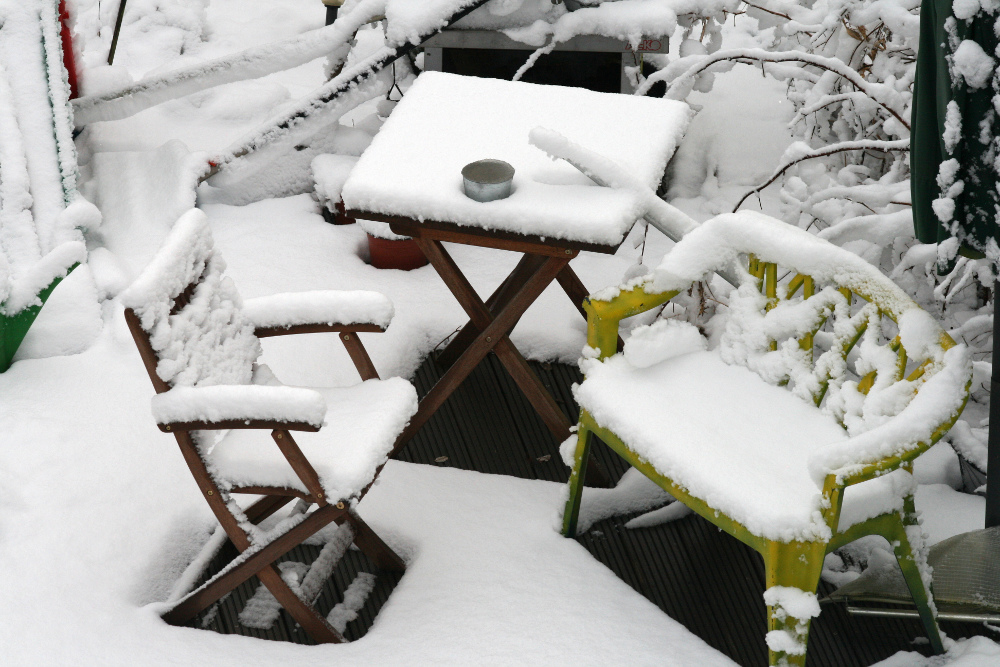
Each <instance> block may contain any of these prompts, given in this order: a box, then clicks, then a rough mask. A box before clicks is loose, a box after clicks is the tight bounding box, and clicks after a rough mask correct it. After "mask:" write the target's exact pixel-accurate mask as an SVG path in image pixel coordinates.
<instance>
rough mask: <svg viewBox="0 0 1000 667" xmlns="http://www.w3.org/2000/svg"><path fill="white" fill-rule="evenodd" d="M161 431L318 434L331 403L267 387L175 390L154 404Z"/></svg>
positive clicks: (301, 391) (313, 393) (296, 391)
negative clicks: (265, 430)
mask: <svg viewBox="0 0 1000 667" xmlns="http://www.w3.org/2000/svg"><path fill="white" fill-rule="evenodd" d="M152 408H153V418H154V419H155V420H156V423H157V425H158V426H159V427H160V430H161V431H164V432H174V431H191V430H217V429H231V428H269V429H286V430H294V431H318V430H319V429H320V427H321V426H322V425H323V419H324V418H325V417H326V400H325V399H324V398H323V396H322V395H321V394H320V393H319V392H316V391H313V390H312V389H302V388H300V387H285V386H279V387H274V386H262V385H214V386H210V387H174V388H173V389H171V390H169V391H166V392H164V393H162V394H157V395H156V396H154V397H153V400H152Z"/></svg>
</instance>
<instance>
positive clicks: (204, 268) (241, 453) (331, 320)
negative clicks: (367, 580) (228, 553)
mask: <svg viewBox="0 0 1000 667" xmlns="http://www.w3.org/2000/svg"><path fill="white" fill-rule="evenodd" d="M224 268H225V264H224V262H223V261H222V259H221V257H220V256H219V255H218V254H217V253H216V252H215V250H214V248H213V241H212V236H211V232H210V230H209V228H208V224H207V221H206V219H205V216H204V214H203V213H202V212H201V211H198V210H191V211H189V212H188V213H186V214H185V215H183V216H182V217H181V218H180V219H179V220H178V221H177V223H176V224H175V226H174V229H173V230H172V232H171V234H170V235H169V236H168V238H167V239H166V241H165V242H164V244H163V246H162V247H161V248H160V250H159V251H158V253H157V255H156V256H155V257H154V259H153V260H152V261H151V262H150V264H149V266H147V268H146V269H145V270H144V272H143V273H142V274H141V275H140V276H139V277H138V278H137V279H136V281H135V282H134V283H133V285H132V286H131V287H130V288H129V289H128V290H127V291H126V292H125V293H124V294H123V295H122V297H121V298H122V301H123V303H124V304H125V306H126V310H125V318H126V321H127V322H128V326H129V328H130V330H131V332H132V335H133V337H134V338H135V342H136V345H137V346H138V348H139V354H140V355H141V357H142V360H143V363H144V364H145V366H146V370H147V372H148V373H149V378H150V380H151V381H152V382H153V387H154V388H155V390H156V394H157V395H156V396H155V397H154V398H153V414H154V417H155V419H156V421H157V424H158V426H159V428H160V430H161V431H164V432H166V433H171V434H173V435H174V437H175V438H176V440H177V444H178V445H179V446H180V449H181V454H182V455H183V456H184V460H185V461H186V462H187V464H188V467H189V468H190V469H191V473H192V475H194V479H195V482H196V483H197V484H198V488H199V490H200V491H201V493H202V494H203V495H204V496H205V500H206V501H207V502H208V504H209V506H210V507H211V509H212V512H213V513H214V514H215V516H216V517H217V518H218V520H219V523H220V524H221V526H222V528H223V529H224V530H225V532H226V534H227V535H228V537H229V539H230V540H231V541H232V543H233V545H235V547H236V548H237V550H239V551H240V552H241V553H240V555H239V556H238V557H237V558H236V559H235V560H233V561H232V562H231V563H230V564H229V565H227V566H226V567H225V568H223V569H222V571H221V572H219V573H218V574H217V575H215V576H214V577H212V578H210V579H209V580H208V581H207V582H205V583H204V584H203V585H201V586H200V587H198V588H197V589H196V590H194V591H191V592H190V593H188V594H187V595H186V596H184V597H183V598H181V599H179V600H178V601H177V603H176V604H175V605H174V606H173V608H171V609H170V610H169V611H167V612H166V613H165V614H164V619H165V620H166V621H167V622H168V623H170V624H173V625H181V624H185V623H188V622H189V621H191V620H192V619H193V618H194V617H195V616H197V615H198V614H199V613H201V612H202V611H203V610H205V609H206V608H208V607H209V606H210V605H212V604H213V603H215V602H216V601H218V600H219V599H220V598H221V597H223V596H224V595H226V594H227V593H228V592H229V591H232V590H233V589H234V588H235V587H236V586H239V585H240V584H241V583H243V582H244V581H246V580H248V579H249V578H250V577H252V576H254V575H257V577H258V578H259V579H260V581H261V582H262V583H263V584H264V586H266V587H267V589H268V590H269V591H270V592H271V593H272V594H273V595H274V597H275V599H276V600H277V601H278V602H279V603H280V604H281V605H282V606H283V607H284V608H285V609H286V610H287V611H288V613H289V614H290V615H291V616H292V618H294V619H295V620H296V621H297V622H298V623H299V624H300V625H301V626H302V628H303V629H304V630H305V631H306V632H307V633H308V634H309V635H310V636H311V637H312V638H313V639H314V640H316V641H317V642H342V641H344V636H343V634H342V629H338V628H336V627H334V626H333V625H332V624H331V623H330V622H329V621H328V620H327V618H324V617H323V616H322V615H321V614H319V613H318V612H317V611H316V609H315V608H314V606H313V605H314V603H315V599H316V597H318V595H319V588H317V587H316V586H311V587H307V586H305V585H304V584H303V585H301V586H299V585H295V584H292V585H289V583H287V582H286V581H285V580H284V579H283V578H282V575H281V573H280V571H279V569H278V568H277V566H276V565H275V561H276V560H277V559H278V558H280V557H281V556H283V555H284V554H285V553H287V552H288V551H289V550H291V549H292V548H294V547H295V546H297V545H299V544H301V543H302V542H303V541H304V540H306V539H307V538H309V537H310V536H312V535H314V534H315V533H317V531H320V530H321V529H323V528H324V527H325V526H327V525H329V524H331V522H336V523H337V524H340V525H341V528H339V529H338V533H339V534H340V535H341V538H343V531H347V532H348V536H349V537H350V538H351V540H349V541H353V543H354V544H355V545H356V546H357V547H358V548H359V549H360V550H361V551H362V552H363V553H364V554H365V555H366V556H368V557H369V558H370V559H371V560H372V561H373V562H374V563H375V564H376V565H377V566H378V567H379V568H383V569H387V570H395V571H403V570H404V569H405V565H404V563H403V560H402V559H401V558H400V557H399V556H398V555H397V554H396V553H395V552H394V551H393V550H392V549H391V548H390V547H389V546H388V545H386V544H385V542H383V541H382V539H381V538H380V537H379V536H378V535H377V534H376V533H375V532H374V531H373V530H372V529H371V528H370V527H368V525H367V524H366V523H365V522H364V521H363V520H362V519H361V517H360V516H358V514H357V513H356V512H355V510H354V506H355V505H356V504H357V502H358V501H359V500H360V499H361V498H362V497H363V496H364V494H365V493H366V492H367V490H368V489H369V487H370V486H371V484H372V483H373V482H374V480H375V478H376V477H377V475H378V473H379V471H380V470H381V468H382V466H383V465H384V463H385V461H386V458H387V456H388V453H389V451H390V450H391V449H392V445H393V442H394V441H395V439H396V437H397V436H398V434H399V433H400V432H401V431H402V430H403V428H404V427H405V426H406V424H407V422H408V421H409V419H410V417H411V416H412V415H413V413H414V412H415V411H416V409H417V395H416V391H415V390H414V389H413V386H412V385H411V384H410V383H408V382H406V381H405V380H402V379H400V378H393V379H389V380H379V379H378V375H377V373H376V372H375V368H374V366H373V365H372V362H371V359H370V358H369V356H368V354H367V352H366V351H365V348H364V346H363V345H362V344H361V341H360V340H358V336H357V332H359V331H371V332H376V331H384V330H385V327H386V326H387V325H388V323H389V320H390V319H391V318H392V304H391V303H390V302H389V301H388V299H386V298H385V297H384V296H382V295H381V294H377V293H373V292H330V291H317V292H306V293H302V294H289V295H276V296H272V297H264V298H261V299H254V300H250V301H248V302H247V303H246V304H245V306H244V304H243V302H242V300H241V299H240V297H239V294H238V293H237V292H236V289H235V286H234V285H233V283H232V281H231V280H230V279H228V278H226V277H224V276H223V270H224ZM327 331H336V332H338V333H339V334H340V339H341V340H342V341H343V343H344V345H345V347H346V348H347V350H348V352H349V353H350V356H351V358H352V360H353V361H354V363H355V366H356V367H357V369H358V372H359V373H360V374H361V378H362V379H363V380H364V382H362V383H360V384H358V385H355V386H351V387H346V388H329V389H316V390H313V389H304V388H298V387H288V386H284V385H281V383H280V382H278V381H277V380H276V379H275V378H274V375H273V374H272V373H270V371H269V370H268V369H267V367H266V366H263V365H258V364H257V363H256V360H257V358H258V356H259V355H260V352H261V348H260V342H259V340H258V339H259V338H260V337H264V336H277V335H284V334H293V333H313V332H327ZM324 422H326V423H328V424H329V425H330V426H331V427H332V428H328V429H324V430H323V432H322V433H319V431H320V427H321V426H322V425H323V424H324ZM261 430H265V431H270V438H268V437H266V436H265V435H264V434H262V433H260V431H261ZM292 431H299V432H302V435H301V436H296V438H299V440H301V442H297V441H296V439H295V438H293V437H292V434H291V432H292ZM236 494H253V495H259V496H261V498H260V499H259V500H257V501H256V502H254V503H253V504H251V505H250V506H249V507H247V508H246V509H243V508H241V506H240V505H239V504H237V503H236V501H235V500H234V495H236ZM296 498H298V499H300V501H299V503H298V505H297V506H296V507H295V508H293V510H292V512H291V513H290V515H289V516H288V517H287V518H285V519H283V520H281V521H279V522H278V523H277V525H275V526H273V527H268V528H266V529H265V528H264V527H263V526H262V525H261V524H262V522H263V521H264V520H265V519H267V518H268V517H271V516H272V515H273V514H275V513H276V512H277V511H279V510H280V509H281V508H282V507H284V506H285V505H287V504H288V503H289V502H291V501H292V500H295V499H296ZM313 506H315V507H314V509H312V511H308V508H311V507H313ZM345 524H346V525H345ZM332 541H333V540H331V542H332ZM336 541H339V542H344V544H341V545H339V547H338V548H339V553H338V554H335V556H336V557H339V556H340V555H342V554H343V551H344V549H346V547H347V546H348V543H349V541H345V540H344V539H339V540H336ZM321 558H322V556H321ZM326 560H330V558H326ZM327 565H329V563H327ZM369 576H370V575H369ZM307 588H308V589H309V590H307ZM310 598H311V599H310Z"/></svg>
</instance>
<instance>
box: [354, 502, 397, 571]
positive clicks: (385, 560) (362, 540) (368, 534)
mask: <svg viewBox="0 0 1000 667" xmlns="http://www.w3.org/2000/svg"><path fill="white" fill-rule="evenodd" d="M346 517H347V518H346V520H347V521H348V522H350V524H351V528H352V529H354V544H355V545H356V546H357V547H358V548H359V549H361V552H362V553H364V555H366V556H368V558H370V559H371V560H372V562H374V563H375V565H377V566H378V567H379V568H381V569H383V570H390V571H392V572H405V571H406V563H405V562H404V561H403V559H402V558H400V557H399V554H397V553H396V552H395V551H393V550H392V547H390V546H389V545H388V544H386V543H385V542H384V541H383V540H382V538H381V537H379V535H378V533H376V532H375V531H374V530H372V529H371V527H370V526H369V525H368V524H367V523H365V521H364V519H362V518H361V517H360V516H358V513H357V512H355V511H354V510H353V509H349V510H347V515H346Z"/></svg>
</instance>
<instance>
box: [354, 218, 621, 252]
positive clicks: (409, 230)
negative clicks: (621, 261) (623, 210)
mask: <svg viewBox="0 0 1000 667" xmlns="http://www.w3.org/2000/svg"><path fill="white" fill-rule="evenodd" d="M347 215H349V216H352V217H359V218H361V219H363V220H377V221H379V222H387V223H389V227H390V229H392V231H393V232H395V233H396V234H401V235H403V236H411V237H413V238H417V237H418V236H421V235H423V236H425V237H426V238H428V239H433V240H437V241H448V242H455V243H463V244H466V245H477V246H481V247H485V248H498V249H500V250H512V251H514V252H525V253H531V254H534V255H552V256H561V255H563V254H569V253H568V252H567V251H574V250H575V251H580V250H588V251H590V252H599V253H603V254H606V255H613V254H614V253H615V252H616V251H617V250H618V247H619V246H620V245H621V244H622V242H624V240H625V237H624V236H623V237H622V240H621V241H619V242H618V243H616V244H615V245H603V244H600V243H585V242H581V241H567V240H564V239H557V238H552V237H546V238H544V239H543V238H541V237H540V236H533V235H529V234H515V233H514V232H506V231H502V230H498V229H482V228H479V227H471V226H466V225H456V224H455V223H452V222H441V221H438V220H420V221H417V220H413V219H412V218H404V217H402V216H397V215H385V214H382V213H372V212H370V211H358V210H350V211H348V212H347ZM625 236H627V233H626V234H625Z"/></svg>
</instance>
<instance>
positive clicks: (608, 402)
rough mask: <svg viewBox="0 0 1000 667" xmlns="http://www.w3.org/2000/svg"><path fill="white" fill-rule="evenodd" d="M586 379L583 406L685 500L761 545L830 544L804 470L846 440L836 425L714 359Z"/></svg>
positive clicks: (613, 362)
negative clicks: (826, 448)
mask: <svg viewBox="0 0 1000 667" xmlns="http://www.w3.org/2000/svg"><path fill="white" fill-rule="evenodd" d="M584 373H585V375H586V379H585V380H584V381H583V383H582V384H580V386H579V387H578V388H577V390H576V391H575V392H574V395H575V397H576V399H577V401H578V402H579V403H580V406H581V407H582V408H585V409H586V410H587V411H588V412H589V413H590V414H591V415H592V416H593V417H594V419H595V420H596V421H597V423H598V424H600V425H601V426H604V427H605V428H608V429H610V430H611V431H613V432H614V433H615V434H616V435H618V436H619V437H620V438H621V439H622V440H623V441H624V442H625V443H626V444H627V445H628V446H629V448H630V449H632V451H634V452H635V453H636V454H637V455H638V456H640V457H641V458H643V459H644V460H646V461H648V462H649V463H650V464H651V465H652V466H653V467H654V468H655V469H656V470H658V471H659V472H660V473H662V474H663V475H665V476H667V477H668V478H670V479H671V480H672V481H673V482H674V483H675V484H677V485H679V486H680V487H682V488H685V489H687V491H688V492H689V493H690V494H691V495H693V496H695V497H697V498H700V499H702V500H704V501H705V502H706V503H708V504H709V505H710V506H711V507H713V508H715V509H717V510H719V511H720V512H724V513H725V514H726V515H727V516H730V517H732V518H733V519H734V520H735V521H738V522H739V523H741V524H742V525H744V526H746V527H747V529H749V530H750V531H751V532H753V533H754V534H756V535H761V536H763V537H765V538H767V539H773V540H780V541H789V540H792V539H796V538H804V539H824V538H828V537H829V528H827V527H826V524H825V523H824V522H823V520H822V518H821V516H820V503H821V494H820V489H819V487H817V486H816V484H815V483H814V482H813V480H812V478H811V477H810V476H809V474H808V470H807V464H808V459H809V456H810V455H811V454H812V453H813V452H815V451H819V450H820V449H821V448H822V447H823V445H827V444H829V443H834V442H837V441H839V440H842V439H843V438H844V431H843V429H842V428H841V427H840V425H839V424H837V422H836V421H835V420H834V419H832V418H831V417H829V416H827V415H824V414H823V413H821V412H820V411H819V410H817V409H816V408H815V407H814V406H812V405H809V404H807V403H806V402H805V401H803V400H802V399H799V398H797V397H796V396H793V395H792V394H791V393H789V392H788V391H786V390H785V389H783V388H779V387H775V386H773V385H769V384H767V383H765V382H763V381H762V380H761V379H760V378H759V377H757V375H755V374H754V373H752V372H751V371H749V370H747V369H746V368H743V367H740V366H733V365H730V364H727V363H725V362H723V361H722V360H721V359H720V358H719V356H718V353H717V352H694V353H690V354H686V355H682V356H677V357H674V358H671V359H668V360H666V361H664V362H662V363H660V364H657V365H655V366H652V367H650V368H633V367H632V366H631V365H630V364H629V363H628V361H627V359H625V358H624V357H623V356H617V355H616V356H614V357H611V358H610V359H608V360H606V361H604V362H588V363H587V364H585V365H584ZM721 410H724V411H725V414H726V419H724V420H720V419H718V414H719V413H720V411H721ZM637 414H638V415H643V419H641V420H636V419H634V418H633V417H634V415H637ZM803 434H808V437H803Z"/></svg>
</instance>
